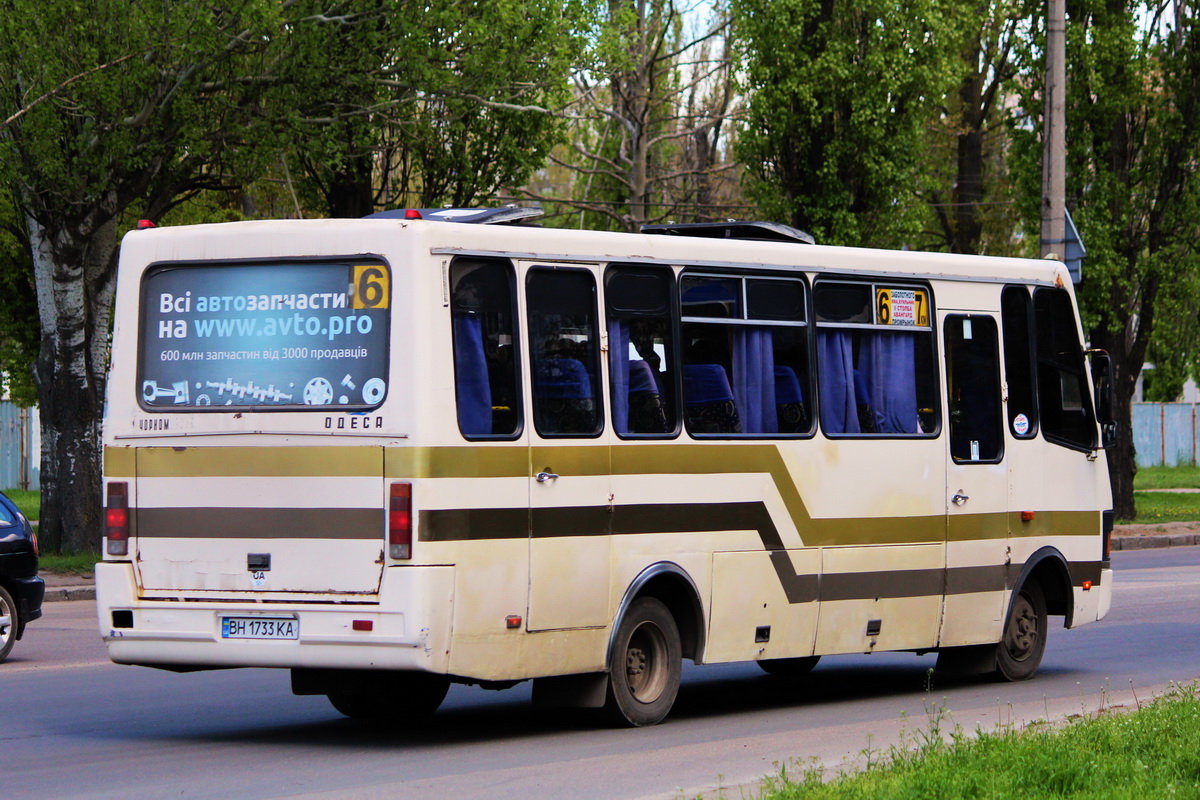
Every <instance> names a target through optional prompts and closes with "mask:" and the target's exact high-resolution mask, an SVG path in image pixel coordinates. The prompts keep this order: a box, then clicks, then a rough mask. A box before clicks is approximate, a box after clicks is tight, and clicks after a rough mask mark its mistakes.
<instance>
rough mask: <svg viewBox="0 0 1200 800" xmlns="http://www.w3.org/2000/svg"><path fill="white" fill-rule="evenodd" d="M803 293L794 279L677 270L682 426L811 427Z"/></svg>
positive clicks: (772, 431)
mask: <svg viewBox="0 0 1200 800" xmlns="http://www.w3.org/2000/svg"><path fill="white" fill-rule="evenodd" d="M806 292H807V288H806V286H805V284H804V282H803V281H800V280H797V279H795V278H784V277H774V276H754V277H750V276H746V277H743V276H730V275H701V274H686V275H684V276H683V278H682V279H681V281H680V304H681V309H682V317H683V328H682V337H683V401H684V420H685V422H686V424H687V429H688V432H689V433H691V434H693V435H701V436H703V435H713V434H715V435H731V434H735V435H736V434H748V435H758V436H763V435H766V436H797V435H806V434H809V433H811V431H812V414H811V411H810V409H811V408H812V395H813V392H812V386H811V383H810V370H809V366H808V360H809V356H808V353H809V350H808V341H809V340H808V330H809V329H808V321H807V303H806Z"/></svg>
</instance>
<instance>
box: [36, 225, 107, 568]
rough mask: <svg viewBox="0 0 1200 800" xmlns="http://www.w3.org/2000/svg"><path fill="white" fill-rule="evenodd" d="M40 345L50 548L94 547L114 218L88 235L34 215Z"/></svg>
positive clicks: (45, 521)
mask: <svg viewBox="0 0 1200 800" xmlns="http://www.w3.org/2000/svg"><path fill="white" fill-rule="evenodd" d="M29 230H30V245H31V250H32V252H33V258H34V276H35V279H36V283H37V294H38V314H39V317H40V325H41V349H40V351H39V353H38V357H37V363H36V366H35V372H36V378H37V384H38V400H39V403H40V407H41V408H40V410H41V418H42V465H41V469H42V472H41V483H42V516H41V522H40V524H39V531H38V535H39V539H40V541H41V544H42V547H43V549H44V550H45V551H46V552H51V553H79V552H89V551H90V552H96V551H97V550H98V549H99V546H100V537H101V535H102V530H101V528H102V511H103V510H102V503H101V487H100V483H101V474H102V469H101V464H102V450H101V444H100V422H101V417H102V415H103V408H104V379H105V368H106V362H107V350H108V331H109V322H110V320H111V316H112V298H113V290H114V288H115V285H114V280H113V279H114V273H115V266H116V256H117V237H116V223H115V222H113V221H111V220H110V221H108V222H104V223H102V224H101V225H100V226H99V227H98V228H96V229H94V230H93V231H92V232H91V235H90V236H88V235H87V233H88V232H87V230H86V229H85V226H84V225H83V224H81V225H79V226H78V227H74V228H69V227H66V226H64V227H62V228H50V227H46V226H43V225H42V224H41V223H40V222H38V221H37V220H35V219H33V218H32V217H31V218H30V220H29Z"/></svg>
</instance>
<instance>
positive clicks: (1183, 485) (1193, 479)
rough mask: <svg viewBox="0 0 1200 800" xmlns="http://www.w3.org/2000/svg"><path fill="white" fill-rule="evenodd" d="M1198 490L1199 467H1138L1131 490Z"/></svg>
mask: <svg viewBox="0 0 1200 800" xmlns="http://www.w3.org/2000/svg"><path fill="white" fill-rule="evenodd" d="M1143 489H1200V467H1138V471H1137V475H1135V476H1134V477H1133V490H1134V491H1135V492H1137V491H1140V490H1143Z"/></svg>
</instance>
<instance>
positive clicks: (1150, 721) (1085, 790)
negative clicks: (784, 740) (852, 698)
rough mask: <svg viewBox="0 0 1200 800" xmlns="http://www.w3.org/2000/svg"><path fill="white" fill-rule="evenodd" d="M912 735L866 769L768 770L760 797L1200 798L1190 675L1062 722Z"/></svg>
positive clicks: (1197, 698) (1197, 715) (1196, 705)
mask: <svg viewBox="0 0 1200 800" xmlns="http://www.w3.org/2000/svg"><path fill="white" fill-rule="evenodd" d="M931 724H932V725H934V726H935V730H934V731H933V733H922V734H919V735H918V741H917V742H916V743H915V744H916V748H915V749H904V748H900V747H897V748H893V750H892V751H890V752H889V753H887V754H886V757H885V758H883V759H875V760H873V761H872V760H871V759H868V766H867V768H866V770H865V771H863V772H859V773H855V774H842V775H840V776H838V777H836V778H835V779H833V780H832V781H828V782H826V781H824V780H823V775H822V771H821V769H820V768H819V767H813V768H810V769H808V770H807V771H806V772H805V773H804V774H803V775H801V776H799V777H798V778H796V779H791V778H788V777H786V776H785V775H780V776H776V777H774V778H772V779H769V780H768V782H767V786H766V788H765V789H764V791H763V793H762V794H761V795H760V797H761V799H762V800H849V799H851V798H853V800H859V799H860V798H861V799H862V800H866V799H867V798H870V800H880V799H881V798H882V799H884V800H892V799H893V798H894V799H895V800H910V799H911V800H917V799H918V798H920V799H921V800H928V799H929V798H996V800H1007V799H1008V798H1012V800H1018V799H1019V800H1039V799H1040V798H1047V799H1049V798H1088V800H1091V798H1096V797H1105V798H1113V797H1115V798H1129V800H1144V798H1148V797H1177V798H1200V694H1198V691H1197V687H1196V685H1194V684H1193V685H1191V686H1187V687H1177V688H1176V689H1175V690H1174V691H1173V692H1171V693H1168V694H1167V695H1166V696H1164V697H1162V698H1160V699H1159V700H1157V701H1155V702H1153V703H1151V704H1149V705H1146V706H1144V707H1143V708H1141V709H1140V710H1139V711H1136V712H1132V713H1123V712H1120V711H1117V712H1111V713H1106V714H1102V715H1100V716H1098V717H1085V718H1081V719H1078V720H1077V721H1074V722H1071V723H1069V724H1067V725H1065V726H1064V727H1052V726H1046V725H1043V726H1038V727H1034V728H1029V729H1025V730H1023V731H1005V732H1001V733H979V734H978V735H977V736H973V737H968V736H966V735H965V734H964V733H963V732H962V731H961V730H956V731H955V732H953V733H952V734H950V741H949V742H946V741H944V740H943V739H942V736H941V735H940V733H939V732H937V731H936V725H937V720H936V719H935V720H934V721H933V722H932V723H931Z"/></svg>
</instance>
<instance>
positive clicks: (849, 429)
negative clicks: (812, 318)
mask: <svg viewBox="0 0 1200 800" xmlns="http://www.w3.org/2000/svg"><path fill="white" fill-rule="evenodd" d="M817 380H818V382H819V383H820V391H821V403H820V409H821V427H822V428H824V429H825V432H826V433H859V432H860V430H861V429H860V428H859V426H858V406H857V404H856V401H855V392H854V342H853V340H852V339H851V337H850V334H849V333H845V332H843V331H836V330H818V331H817Z"/></svg>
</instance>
